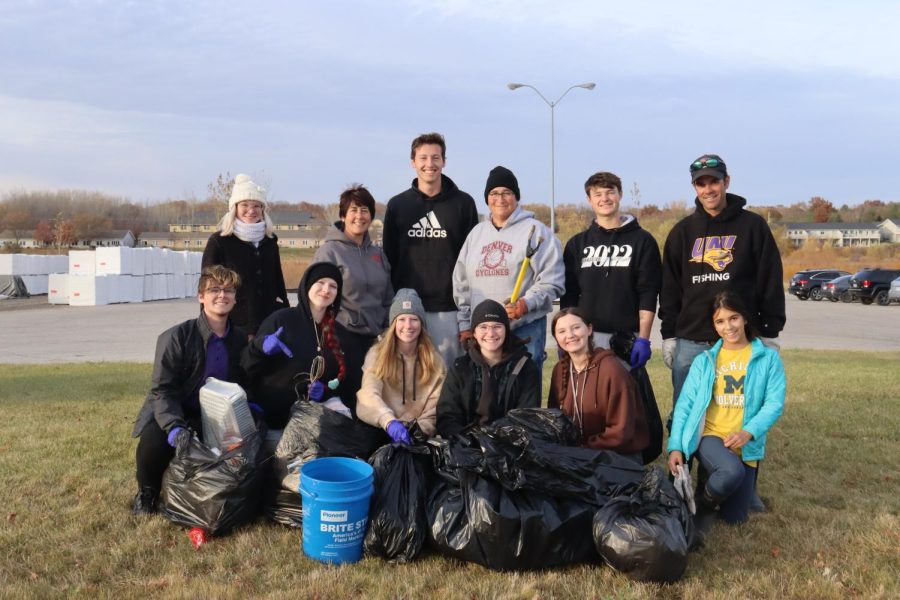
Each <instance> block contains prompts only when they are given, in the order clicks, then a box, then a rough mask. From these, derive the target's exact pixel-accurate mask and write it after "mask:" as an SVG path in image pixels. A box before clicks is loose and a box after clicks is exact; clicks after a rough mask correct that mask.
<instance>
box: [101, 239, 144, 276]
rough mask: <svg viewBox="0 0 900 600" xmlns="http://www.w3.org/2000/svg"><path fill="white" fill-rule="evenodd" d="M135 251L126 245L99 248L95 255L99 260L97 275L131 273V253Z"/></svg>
mask: <svg viewBox="0 0 900 600" xmlns="http://www.w3.org/2000/svg"><path fill="white" fill-rule="evenodd" d="M133 252H134V251H133V250H132V249H131V248H126V247H124V246H119V247H110V248H97V250H96V251H95V252H94V256H95V257H96V260H97V265H96V269H95V271H94V272H95V273H97V275H131V274H132V267H131V255H132V253H133Z"/></svg>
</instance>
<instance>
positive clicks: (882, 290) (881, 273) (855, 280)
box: [849, 269, 900, 306]
mask: <svg viewBox="0 0 900 600" xmlns="http://www.w3.org/2000/svg"><path fill="white" fill-rule="evenodd" d="M897 277H900V269H864V270H862V271H860V272H859V273H857V274H855V275H854V276H853V277H851V278H850V289H849V291H850V294H851V295H852V296H853V297H854V298H859V301H860V302H862V303H863V304H872V303H873V302H877V303H878V305H879V306H887V305H888V304H890V303H891V299H890V297H889V296H888V294H889V291H890V288H891V282H892V281H893V280H894V279H897Z"/></svg>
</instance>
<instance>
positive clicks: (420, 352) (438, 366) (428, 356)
mask: <svg viewBox="0 0 900 600" xmlns="http://www.w3.org/2000/svg"><path fill="white" fill-rule="evenodd" d="M396 328H397V320H396V319H394V322H393V323H391V324H390V326H388V328H387V329H386V330H385V332H384V335H382V336H381V339H380V340H378V342H376V344H375V346H374V348H375V366H374V368H373V369H372V371H373V373H374V375H375V377H377V378H379V379H382V380H384V381H387V382H388V383H390V384H391V385H393V386H397V385H398V384H399V383H400V369H401V368H402V367H401V361H400V360H398V355H399V354H400V350H399V349H398V347H397V333H396ZM416 363H417V364H418V365H419V367H420V368H419V369H416V370H417V371H418V373H419V381H418V383H419V385H423V386H424V385H426V384H427V383H428V382H429V381H431V379H432V377H434V376H435V375H436V374H438V373H440V372H441V371H442V370H443V369H444V360H443V359H442V358H441V356H440V355H439V354H438V353H437V350H435V348H434V344H433V343H432V342H431V338H430V337H429V336H428V332H427V331H425V327H424V323H423V326H422V329H421V330H420V331H419V338H418V339H417V340H416Z"/></svg>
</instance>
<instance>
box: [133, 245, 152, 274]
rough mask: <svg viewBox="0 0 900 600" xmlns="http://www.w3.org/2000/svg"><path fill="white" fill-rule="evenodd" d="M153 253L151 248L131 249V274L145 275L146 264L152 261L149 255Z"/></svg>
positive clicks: (146, 272) (146, 271)
mask: <svg viewBox="0 0 900 600" xmlns="http://www.w3.org/2000/svg"><path fill="white" fill-rule="evenodd" d="M152 253H153V249H152V248H133V249H132V253H131V274H132V275H139V276H142V275H147V274H148V269H147V262H148V261H150V260H152V259H151V258H150V255H151V254H152Z"/></svg>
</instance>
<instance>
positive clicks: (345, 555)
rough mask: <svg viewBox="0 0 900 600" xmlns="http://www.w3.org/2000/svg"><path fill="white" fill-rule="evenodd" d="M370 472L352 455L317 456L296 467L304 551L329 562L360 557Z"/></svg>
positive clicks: (367, 505) (316, 558) (370, 493)
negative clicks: (298, 479) (301, 504)
mask: <svg viewBox="0 0 900 600" xmlns="http://www.w3.org/2000/svg"><path fill="white" fill-rule="evenodd" d="M373 473H374V472H373V469H372V467H371V466H369V464H368V463H366V462H364V461H361V460H357V459H355V458H337V457H329V458H317V459H316V460H312V461H310V462H308V463H306V464H305V465H303V466H302V467H301V468H300V496H301V497H302V498H303V552H304V554H306V555H307V556H308V557H310V558H312V559H315V560H319V561H322V562H327V563H332V564H341V563H352V562H356V561H358V560H359V559H361V558H362V554H363V539H364V538H365V536H366V522H367V520H368V518H369V498H370V497H371V496H372V491H373V489H374V487H373V485H372V480H373Z"/></svg>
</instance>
